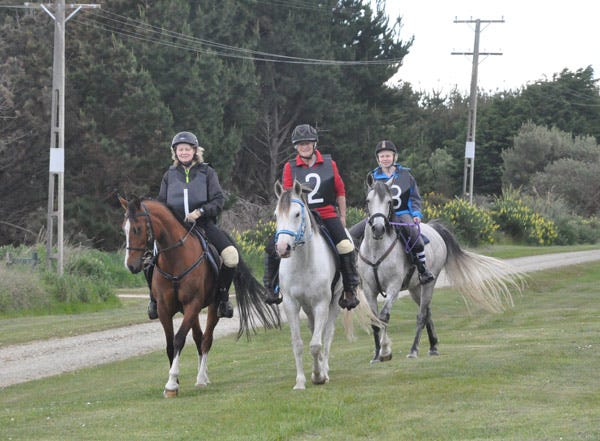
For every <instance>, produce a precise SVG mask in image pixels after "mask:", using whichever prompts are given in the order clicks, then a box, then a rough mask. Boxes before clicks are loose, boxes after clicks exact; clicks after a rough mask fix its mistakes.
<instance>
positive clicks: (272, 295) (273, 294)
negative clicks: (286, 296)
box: [265, 286, 283, 305]
mask: <svg viewBox="0 0 600 441" xmlns="http://www.w3.org/2000/svg"><path fill="white" fill-rule="evenodd" d="M282 301H283V296H281V295H279V286H276V287H275V288H274V289H272V290H271V289H269V288H267V296H266V297H265V303H266V304H267V305H279V304H280V303H281V302H282Z"/></svg>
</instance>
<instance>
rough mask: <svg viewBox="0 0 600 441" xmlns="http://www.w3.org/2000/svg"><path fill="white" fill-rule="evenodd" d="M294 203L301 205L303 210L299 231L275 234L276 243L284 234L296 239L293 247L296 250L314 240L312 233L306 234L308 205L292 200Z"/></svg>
mask: <svg viewBox="0 0 600 441" xmlns="http://www.w3.org/2000/svg"><path fill="white" fill-rule="evenodd" d="M291 202H292V203H296V204H298V205H300V207H301V208H302V210H301V212H302V218H301V219H300V225H299V226H298V230H297V231H292V230H286V229H281V230H277V231H276V232H275V242H277V240H278V239H279V236H280V235H282V234H286V235H288V236H292V237H293V238H294V243H293V245H292V249H295V248H296V247H297V246H299V245H304V244H305V243H306V242H308V241H309V240H310V239H311V238H312V231H310V232H309V234H307V233H306V225H307V224H306V205H305V204H304V202H303V201H301V200H300V199H296V198H292V200H291Z"/></svg>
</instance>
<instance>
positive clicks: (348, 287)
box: [338, 252, 360, 311]
mask: <svg viewBox="0 0 600 441" xmlns="http://www.w3.org/2000/svg"><path fill="white" fill-rule="evenodd" d="M340 264H341V272H342V283H343V285H344V292H343V293H342V296H341V297H340V300H339V302H338V303H339V305H340V306H341V307H342V308H346V309H347V310H348V311H350V310H351V309H352V308H356V307H357V306H358V304H359V303H360V301H359V300H358V298H357V297H356V287H357V286H358V281H359V279H358V271H357V270H356V254H355V253H354V252H351V253H348V254H340Z"/></svg>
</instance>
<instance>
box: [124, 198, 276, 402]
mask: <svg viewBox="0 0 600 441" xmlns="http://www.w3.org/2000/svg"><path fill="white" fill-rule="evenodd" d="M119 201H120V203H121V206H122V207H123V208H124V209H125V220H124V222H123V226H122V227H123V231H124V233H125V237H126V248H125V266H126V267H127V268H128V269H129V271H131V272H132V273H134V274H135V273H138V272H140V271H141V270H142V269H143V266H144V255H145V254H146V253H147V251H148V250H152V249H153V248H154V247H155V246H156V261H155V265H156V266H155V270H156V271H154V274H153V278H152V295H153V297H154V298H155V299H156V301H157V306H158V318H159V320H160V323H161V324H162V327H163V330H164V333H165V339H166V349H167V356H168V358H169V366H170V369H169V379H168V381H167V383H166V385H165V387H164V392H163V395H164V396H165V397H175V396H177V394H178V392H179V369H180V368H179V363H180V356H181V351H182V349H183V347H184V345H185V340H186V337H187V334H188V333H189V330H190V329H191V330H192V335H193V338H194V342H195V343H196V349H197V352H198V375H197V377H196V386H198V387H201V386H207V385H208V383H209V382H210V381H209V378H208V365H207V361H208V352H209V351H210V348H211V346H212V343H213V331H214V329H215V326H216V325H217V323H218V321H219V319H218V318H217V302H216V291H217V284H216V280H217V277H216V274H215V270H216V268H215V269H213V268H212V267H213V266H218V264H217V263H216V262H215V265H211V263H210V257H209V254H208V250H207V248H208V247H207V244H206V242H203V241H201V240H200V239H199V238H198V237H197V236H196V235H195V234H194V233H193V232H192V228H193V225H190V227H189V228H186V227H185V226H184V225H183V224H182V223H181V222H180V221H179V220H178V219H177V218H176V217H175V215H174V214H173V213H172V211H171V210H170V209H169V208H168V207H167V206H166V205H165V204H163V203H161V202H159V201H156V200H151V199H143V200H140V199H139V198H137V197H134V198H133V199H131V200H129V201H127V200H126V199H124V198H122V197H119ZM217 259H218V257H217ZM233 283H234V286H235V293H236V300H237V307H238V311H239V326H240V327H239V331H238V335H237V337H238V338H239V337H240V336H241V335H243V334H246V335H247V336H248V335H249V334H250V332H251V331H254V332H255V331H256V319H257V318H258V320H259V321H260V322H261V323H262V325H263V326H264V327H265V328H274V327H280V320H279V312H278V311H277V310H276V309H274V308H272V307H270V306H267V305H266V303H265V300H264V299H265V296H266V292H265V291H264V288H263V287H262V285H261V284H260V283H259V282H258V281H257V280H256V279H255V278H254V277H253V276H252V273H251V272H250V270H249V268H248V267H247V266H246V264H245V263H244V262H243V260H242V259H241V256H240V261H239V264H238V267H237V272H236V275H235V277H234V281H233ZM204 308H206V309H207V318H206V327H205V330H204V332H202V328H201V326H200V319H199V316H198V315H199V313H200V311H201V310H203V309H204ZM177 312H182V313H183V320H182V322H181V325H180V327H179V329H178V330H177V333H176V334H175V333H174V328H173V316H174V315H175V314H176V313H177Z"/></svg>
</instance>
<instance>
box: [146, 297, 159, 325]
mask: <svg viewBox="0 0 600 441" xmlns="http://www.w3.org/2000/svg"><path fill="white" fill-rule="evenodd" d="M148 318H149V319H150V320H156V319H157V318H158V311H157V308H156V300H154V299H150V303H148Z"/></svg>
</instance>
